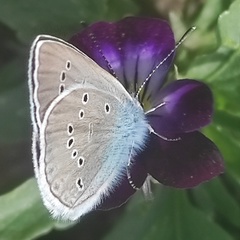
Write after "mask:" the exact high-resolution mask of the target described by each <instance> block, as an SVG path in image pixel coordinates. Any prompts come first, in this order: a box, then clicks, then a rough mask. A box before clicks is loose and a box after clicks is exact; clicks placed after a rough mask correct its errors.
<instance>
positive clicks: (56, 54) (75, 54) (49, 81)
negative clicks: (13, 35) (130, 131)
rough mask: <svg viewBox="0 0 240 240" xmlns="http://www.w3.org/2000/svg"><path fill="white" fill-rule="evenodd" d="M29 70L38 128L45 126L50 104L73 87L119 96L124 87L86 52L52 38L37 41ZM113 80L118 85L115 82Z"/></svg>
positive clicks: (44, 37) (39, 38)
mask: <svg viewBox="0 0 240 240" xmlns="http://www.w3.org/2000/svg"><path fill="white" fill-rule="evenodd" d="M79 66H80V67H79ZM29 69H30V73H29V75H30V76H29V78H30V83H29V85H30V88H31V89H32V91H31V92H32V101H33V102H34V105H35V106H36V121H37V123H38V125H41V122H42V120H43V117H44V114H45V111H46V109H47V107H48V106H49V104H50V103H51V102H52V101H53V100H54V99H55V98H56V97H57V96H58V95H59V94H61V93H62V92H63V91H64V90H66V89H69V88H71V87H72V85H73V84H76V83H80V84H83V85H84V84H85V85H88V84H94V87H95V88H98V89H103V90H104V89H105V90H109V89H106V88H110V91H111V92H115V93H116V97H118V94H119V93H118V91H116V87H117V88H123V87H122V86H121V84H120V83H117V84H116V79H114V78H113V77H112V76H111V75H110V74H108V73H107V74H106V72H105V71H104V70H103V69H102V68H100V67H99V66H98V65H97V64H96V63H95V62H94V61H92V60H91V59H90V58H88V57H87V56H86V55H85V54H84V53H82V52H80V51H79V50H78V49H76V48H75V47H74V46H72V45H70V44H68V43H67V42H64V41H63V40H60V39H57V38H54V37H51V36H44V35H43V36H39V37H38V38H37V39H36V40H35V42H34V44H33V46H32V51H31V57H30V66H29ZM98 78H101V81H99V82H97V81H96V79H98ZM109 80H110V81H109ZM111 80H113V81H114V83H111ZM106 82H108V84H105V83H106ZM121 94H124V93H121ZM124 95H125V97H126V96H127V95H126V94H124ZM119 97H121V96H119Z"/></svg>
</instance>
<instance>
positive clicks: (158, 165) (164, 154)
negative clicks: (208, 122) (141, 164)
mask: <svg viewBox="0 0 240 240" xmlns="http://www.w3.org/2000/svg"><path fill="white" fill-rule="evenodd" d="M138 159H139V160H144V161H145V164H146V169H147V171H148V173H149V174H151V175H152V176H153V177H154V178H155V179H157V180H158V181H159V182H160V183H162V184H164V185H168V186H172V187H176V188H191V187H194V186H197V185H198V184H200V183H202V182H204V181H208V180H210V179H212V178H213V177H215V176H217V175H219V174H221V173H223V171H224V165H223V158H222V156H221V154H220V152H219V150H218V149H217V147H216V146H215V144H214V143H213V142H212V141H210V140H209V139H208V138H206V137H205V136H204V135H203V134H201V133H200V132H192V133H187V134H184V135H182V137H181V140H179V141H172V142H171V141H165V140H163V139H161V138H159V137H157V136H156V135H153V134H151V138H150V141H149V143H148V148H147V150H146V151H144V152H142V153H141V154H140V155H139V156H138Z"/></svg>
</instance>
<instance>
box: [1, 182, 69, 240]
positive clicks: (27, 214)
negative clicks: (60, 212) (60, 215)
mask: <svg viewBox="0 0 240 240" xmlns="http://www.w3.org/2000/svg"><path fill="white" fill-rule="evenodd" d="M0 212H1V214H0V236H1V237H0V238H1V239H4V240H13V239H21V240H28V239H29V240H30V239H33V238H35V237H37V236H41V235H43V234H46V233H47V232H49V231H51V230H52V229H54V228H58V226H59V227H60V228H66V227H68V226H69V224H63V223H60V224H59V223H57V222H55V221H53V220H52V219H51V217H50V215H49V213H48V212H47V210H46V208H45V207H44V206H43V204H42V201H41V199H40V195H39V191H38V187H37V184H36V181H35V180H34V179H30V180H28V181H26V182H25V183H24V184H22V185H21V186H19V187H18V188H16V189H15V190H13V191H11V192H10V193H7V194H5V195H2V196H1V197H0Z"/></svg>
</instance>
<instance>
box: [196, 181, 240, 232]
mask: <svg viewBox="0 0 240 240" xmlns="http://www.w3.org/2000/svg"><path fill="white" fill-rule="evenodd" d="M204 191H205V194H207V198H205V199H206V201H202V199H201V197H200V196H202V195H203V192H204ZM193 192H194V193H195V201H197V202H198V205H200V206H201V208H202V209H204V210H207V212H208V213H209V212H211V216H214V215H215V214H218V216H221V218H224V220H225V222H228V224H232V225H233V226H235V227H238V228H239V227H240V205H239V204H238V202H237V200H236V199H235V198H234V197H233V196H232V195H231V194H230V193H229V192H228V190H227V189H226V187H225V186H224V185H223V183H222V182H221V181H220V179H219V178H217V179H215V180H213V181H210V182H208V183H207V184H203V185H201V186H199V187H198V188H196V189H194V190H193ZM199 197H200V199H199ZM210 209H211V211H209V210H210Z"/></svg>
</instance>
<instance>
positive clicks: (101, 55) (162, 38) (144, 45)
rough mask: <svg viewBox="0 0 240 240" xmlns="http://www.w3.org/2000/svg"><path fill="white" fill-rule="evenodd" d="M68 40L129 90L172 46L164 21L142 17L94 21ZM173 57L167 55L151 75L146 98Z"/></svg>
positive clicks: (132, 88)
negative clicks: (116, 20) (111, 21)
mask: <svg viewBox="0 0 240 240" xmlns="http://www.w3.org/2000/svg"><path fill="white" fill-rule="evenodd" d="M69 42H70V43H72V44H73V45H75V46H76V47H77V48H79V49H80V50H82V51H83V52H85V53H86V54H87V55H88V56H89V57H91V58H92V59H93V60H95V61H96V62H97V63H98V64H99V65H100V66H101V67H103V68H104V69H105V70H107V71H109V72H110V73H112V74H113V75H114V73H115V75H116V77H117V78H118V79H119V81H120V82H121V83H122V84H123V85H124V86H125V88H126V89H127V90H128V91H129V92H136V91H137V90H138V88H139V86H140V85H141V84H142V83H143V81H144V80H145V79H146V78H147V77H148V76H149V74H150V73H152V71H153V69H154V68H155V67H156V66H157V65H158V64H159V63H160V62H161V61H162V60H163V59H164V58H166V57H167V56H168V54H169V53H170V52H171V50H173V49H174V47H175V40H174V36H173V32H172V30H171V28H170V26H169V25H168V23H167V22H165V21H162V20H160V19H154V18H143V17H128V18H124V19H122V20H120V21H118V22H115V23H108V22H98V23H95V24H93V25H91V26H89V27H87V28H86V29H84V30H83V31H82V32H79V33H77V34H76V35H74V36H73V37H72V38H71V39H70V40H69ZM173 57H174V54H172V55H171V56H169V57H168V59H167V60H166V61H165V62H164V63H163V64H162V65H161V66H160V67H159V68H158V69H157V70H156V72H155V73H154V74H153V75H152V77H151V81H150V82H149V84H148V88H146V89H145V90H147V91H146V92H145V93H144V97H145V98H150V97H151V96H153V94H154V93H156V92H158V91H159V89H160V88H161V86H162V85H163V83H164V77H165V75H166V74H167V72H168V69H169V67H170V65H171V63H172V60H173Z"/></svg>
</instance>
